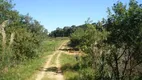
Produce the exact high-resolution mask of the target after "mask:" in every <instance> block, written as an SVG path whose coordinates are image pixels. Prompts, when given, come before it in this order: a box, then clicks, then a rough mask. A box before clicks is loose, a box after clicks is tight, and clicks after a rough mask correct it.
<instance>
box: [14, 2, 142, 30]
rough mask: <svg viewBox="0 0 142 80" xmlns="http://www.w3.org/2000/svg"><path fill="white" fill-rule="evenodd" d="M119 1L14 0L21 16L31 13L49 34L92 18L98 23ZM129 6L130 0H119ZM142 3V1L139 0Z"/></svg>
mask: <svg viewBox="0 0 142 80" xmlns="http://www.w3.org/2000/svg"><path fill="white" fill-rule="evenodd" d="M117 1H118V0H13V3H15V4H16V5H15V7H14V9H16V10H18V11H19V13H20V14H23V15H26V14H27V13H29V15H30V16H31V17H33V19H36V20H38V21H39V22H40V23H41V24H42V25H43V26H44V27H45V28H46V29H48V31H49V32H51V31H53V30H55V29H56V28H57V27H60V28H63V27H64V26H71V25H81V24H84V22H85V21H86V20H87V19H88V18H90V19H91V20H93V22H97V21H99V20H101V19H102V18H106V17H107V7H112V5H113V4H114V3H116V2H117ZM119 1H122V2H123V3H125V4H128V2H129V0H119ZM137 1H138V2H139V3H142V0H137Z"/></svg>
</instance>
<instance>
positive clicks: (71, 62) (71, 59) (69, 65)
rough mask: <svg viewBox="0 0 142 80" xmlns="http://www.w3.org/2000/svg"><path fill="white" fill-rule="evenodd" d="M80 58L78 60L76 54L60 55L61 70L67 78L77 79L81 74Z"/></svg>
mask: <svg viewBox="0 0 142 80" xmlns="http://www.w3.org/2000/svg"><path fill="white" fill-rule="evenodd" d="M78 62H79V60H76V58H75V55H68V54H64V53H62V54H61V56H60V63H61V70H62V72H63V75H64V78H65V80H77V79H76V77H78V76H79V72H78V70H79V65H78Z"/></svg>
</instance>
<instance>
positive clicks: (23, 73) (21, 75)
mask: <svg viewBox="0 0 142 80" xmlns="http://www.w3.org/2000/svg"><path fill="white" fill-rule="evenodd" d="M63 41H65V40H64V39H62V38H56V39H48V40H47V41H44V42H43V45H42V49H43V50H42V51H44V52H43V53H42V55H41V56H40V57H38V58H34V59H31V60H27V61H25V62H23V63H21V64H19V65H17V66H15V67H13V68H9V69H8V71H7V72H6V73H4V74H3V75H2V77H1V78H0V80H28V79H29V77H31V76H32V74H34V73H35V72H36V71H38V69H39V67H41V65H42V64H43V63H45V61H46V59H47V58H46V57H44V56H47V55H49V54H51V53H53V51H54V50H55V49H57V48H58V47H59V45H60V44H61V43H62V42H63Z"/></svg>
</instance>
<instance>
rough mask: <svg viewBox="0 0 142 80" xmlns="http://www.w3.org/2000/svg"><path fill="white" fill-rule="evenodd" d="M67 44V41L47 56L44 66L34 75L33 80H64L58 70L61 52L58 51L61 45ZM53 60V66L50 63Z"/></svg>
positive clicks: (61, 47)
mask: <svg viewBox="0 0 142 80" xmlns="http://www.w3.org/2000/svg"><path fill="white" fill-rule="evenodd" d="M67 42H68V41H65V42H63V43H62V44H61V46H60V47H59V48H58V49H57V50H56V51H55V52H54V53H53V54H52V55H50V56H48V60H47V61H46V64H45V65H44V66H43V68H42V69H41V70H40V71H39V73H38V74H37V75H36V79H35V80H64V77H63V74H62V71H61V69H60V67H61V65H60V60H59V58H60V55H61V54H62V51H61V50H60V49H63V48H64V46H63V45H65V44H67ZM53 59H55V63H54V64H52V63H51V62H52V60H53Z"/></svg>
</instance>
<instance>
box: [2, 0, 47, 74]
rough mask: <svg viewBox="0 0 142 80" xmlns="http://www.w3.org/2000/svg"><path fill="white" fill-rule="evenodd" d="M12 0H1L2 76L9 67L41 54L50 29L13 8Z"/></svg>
mask: <svg viewBox="0 0 142 80" xmlns="http://www.w3.org/2000/svg"><path fill="white" fill-rule="evenodd" d="M13 7H14V4H12V1H11V0H0V63H1V64H0V69H1V70H0V76H2V75H3V74H5V73H7V71H8V68H11V67H15V66H16V65H18V64H20V63H22V62H24V61H28V60H29V61H30V60H31V59H33V58H37V57H39V56H41V55H42V54H41V53H40V52H41V48H40V47H41V46H42V42H43V41H44V40H45V39H47V37H48V31H47V29H45V28H44V27H43V26H42V25H41V24H40V23H39V22H38V21H36V20H33V19H32V17H30V16H29V15H28V14H27V15H21V14H19V12H18V11H16V10H13Z"/></svg>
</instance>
